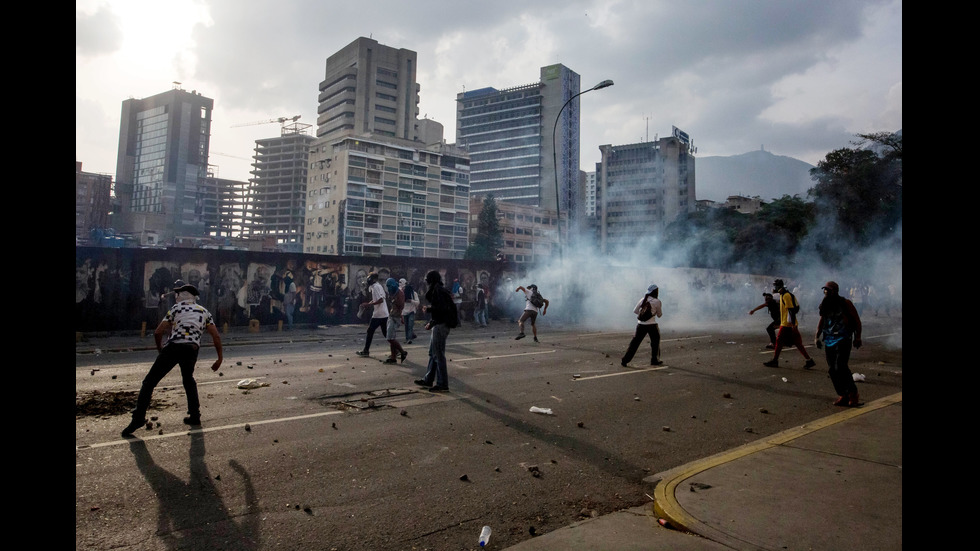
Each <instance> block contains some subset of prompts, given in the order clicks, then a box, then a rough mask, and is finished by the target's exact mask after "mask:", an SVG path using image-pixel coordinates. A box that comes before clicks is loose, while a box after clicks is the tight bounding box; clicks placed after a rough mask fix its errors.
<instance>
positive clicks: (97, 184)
mask: <svg viewBox="0 0 980 551" xmlns="http://www.w3.org/2000/svg"><path fill="white" fill-rule="evenodd" d="M111 192H112V176H110V175H108V174H96V173H94V172H83V171H82V163H81V162H80V161H75V242H76V243H88V242H89V240H90V239H94V240H96V241H97V240H98V239H97V236H95V235H94V233H95V232H99V231H103V232H104V231H105V230H108V229H109V209H110V194H111Z"/></svg>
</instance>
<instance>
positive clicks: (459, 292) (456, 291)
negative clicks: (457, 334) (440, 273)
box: [452, 278, 463, 327]
mask: <svg viewBox="0 0 980 551" xmlns="http://www.w3.org/2000/svg"><path fill="white" fill-rule="evenodd" d="M452 295H453V304H455V305H456V314H457V316H458V318H459V320H458V322H457V324H456V325H457V327H458V326H460V325H463V286H462V285H460V284H459V278H456V279H454V280H453V290H452Z"/></svg>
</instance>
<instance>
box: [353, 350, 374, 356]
mask: <svg viewBox="0 0 980 551" xmlns="http://www.w3.org/2000/svg"><path fill="white" fill-rule="evenodd" d="M354 353H355V354H357V355H358V356H370V355H371V354H370V353H368V352H365V351H363V350H358V351H357V352H354Z"/></svg>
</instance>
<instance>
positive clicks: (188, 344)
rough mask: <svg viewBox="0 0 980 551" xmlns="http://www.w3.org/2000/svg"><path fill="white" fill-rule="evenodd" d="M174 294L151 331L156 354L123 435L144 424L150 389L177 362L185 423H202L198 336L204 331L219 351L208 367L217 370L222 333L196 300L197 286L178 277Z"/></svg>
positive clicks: (199, 339) (220, 354)
mask: <svg viewBox="0 0 980 551" xmlns="http://www.w3.org/2000/svg"><path fill="white" fill-rule="evenodd" d="M174 294H175V295H176V297H175V298H176V300H177V303H176V304H174V305H173V306H172V307H171V308H170V310H168V311H167V315H166V316H165V317H164V318H163V321H161V322H160V325H158V326H157V328H156V330H155V331H153V339H154V340H155V341H156V345H157V350H158V351H159V354H158V355H157V359H156V361H154V362H153V365H152V366H151V367H150V371H149V373H147V374H146V377H144V378H143V385H142V387H140V393H139V397H138V398H137V399H136V408H135V409H134V410H133V420H132V421H130V423H129V425H128V426H127V427H126V428H125V429H123V431H122V435H123V436H130V435H132V434H133V433H134V432H135V431H136V429H138V428H140V427H141V426H144V425H146V424H147V423H146V410H147V409H148V408H149V407H150V398H151V397H152V396H153V389H154V388H156V386H157V385H158V384H159V383H160V381H161V380H163V378H164V377H165V376H166V375H167V373H170V370H172V369H173V368H174V366H176V365H180V377H181V381H182V382H183V385H184V394H186V395H187V417H185V418H184V423H186V424H188V425H200V424H201V400H200V398H199V397H198V394H197V382H196V381H195V380H194V365H195V364H196V363H197V353H198V351H199V350H200V348H201V336H202V335H203V334H204V332H205V331H206V332H207V333H208V334H209V335H211V339H212V340H213V341H214V348H215V350H217V352H218V359H217V360H215V361H214V364H212V365H211V371H217V370H218V368H219V367H221V360H222V348H221V336H220V335H219V334H218V328H217V327H215V325H214V319H213V318H212V317H211V313H210V312H208V311H207V309H206V308H204V307H203V306H201V305H200V304H198V303H197V297H198V296H199V295H200V293H199V292H198V290H197V287H195V286H193V285H188V284H186V283H184V282H183V281H182V280H179V279H178V280H177V281H175V282H174ZM165 335H169V337H168V339H167V342H166V344H164V343H163V337H164V336H165Z"/></svg>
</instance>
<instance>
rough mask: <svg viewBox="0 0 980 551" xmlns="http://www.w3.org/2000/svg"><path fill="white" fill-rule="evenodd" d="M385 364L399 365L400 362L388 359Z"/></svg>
mask: <svg viewBox="0 0 980 551" xmlns="http://www.w3.org/2000/svg"><path fill="white" fill-rule="evenodd" d="M384 363H386V364H396V363H398V360H396V359H394V358H386V359H385V361H384Z"/></svg>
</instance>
